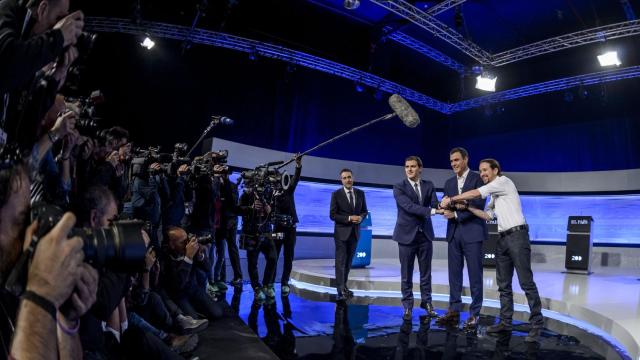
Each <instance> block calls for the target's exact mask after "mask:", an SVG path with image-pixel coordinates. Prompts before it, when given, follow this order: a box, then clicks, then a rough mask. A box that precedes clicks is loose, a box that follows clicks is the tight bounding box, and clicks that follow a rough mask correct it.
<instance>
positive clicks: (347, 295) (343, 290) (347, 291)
mask: <svg viewBox="0 0 640 360" xmlns="http://www.w3.org/2000/svg"><path fill="white" fill-rule="evenodd" d="M342 292H343V293H344V295H345V296H346V297H349V298H352V297H353V291H351V290H349V288H347V287H346V286H345V287H344V289H342Z"/></svg>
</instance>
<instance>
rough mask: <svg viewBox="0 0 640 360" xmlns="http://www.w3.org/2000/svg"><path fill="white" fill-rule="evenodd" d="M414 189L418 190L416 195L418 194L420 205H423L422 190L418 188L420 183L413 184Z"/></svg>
mask: <svg viewBox="0 0 640 360" xmlns="http://www.w3.org/2000/svg"><path fill="white" fill-rule="evenodd" d="M413 188H414V189H416V194H418V203H419V204H422V195H421V194H420V188H419V187H418V183H415V184H413Z"/></svg>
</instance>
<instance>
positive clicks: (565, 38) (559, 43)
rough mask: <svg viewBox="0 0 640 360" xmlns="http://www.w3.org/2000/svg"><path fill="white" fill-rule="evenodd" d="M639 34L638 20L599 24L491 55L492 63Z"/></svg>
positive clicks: (496, 63) (639, 24)
mask: <svg viewBox="0 0 640 360" xmlns="http://www.w3.org/2000/svg"><path fill="white" fill-rule="evenodd" d="M638 34H640V20H634V21H625V22H621V23H617V24H611V25H605V26H600V27H597V28H593V29H588V30H584V31H578V32H574V33H571V34H565V35H561V36H558V37H554V38H550V39H546V40H542V41H538V42H535V43H533V44H529V45H525V46H521V47H518V48H515V49H512V50H507V51H504V52H501V53H498V54H494V55H493V61H492V65H494V66H500V65H505V64H508V63H512V62H514V61H518V60H522V59H527V58H530V57H534V56H538V55H542V54H547V53H550V52H554V51H558V50H564V49H569V48H572V47H576V46H581V45H585V44H590V43H594V42H601V41H605V40H611V39H616V38H621V37H625V36H632V35H638Z"/></svg>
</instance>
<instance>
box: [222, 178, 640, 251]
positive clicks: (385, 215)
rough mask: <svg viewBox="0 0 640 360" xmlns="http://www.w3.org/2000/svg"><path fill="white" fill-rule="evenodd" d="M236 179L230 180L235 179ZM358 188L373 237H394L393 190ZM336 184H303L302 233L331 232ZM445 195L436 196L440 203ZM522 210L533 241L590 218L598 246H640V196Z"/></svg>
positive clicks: (554, 200)
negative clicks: (569, 221) (363, 196)
mask: <svg viewBox="0 0 640 360" xmlns="http://www.w3.org/2000/svg"><path fill="white" fill-rule="evenodd" d="M236 177H237V174H234V175H233V176H232V179H233V180H235V179H236ZM356 187H358V188H359V189H362V190H364V191H365V194H366V198H367V207H368V208H369V211H370V212H371V218H372V223H373V235H374V237H375V236H391V235H392V234H393V228H394V226H395V223H396V203H395V200H394V199H393V191H392V190H391V189H385V188H373V187H363V186H358V185H357V184H356ZM338 188H339V185H336V184H323V183H315V182H307V181H301V182H300V183H299V184H298V188H297V189H296V194H295V198H296V208H297V210H298V217H299V219H300V224H298V231H302V232H314V233H327V234H332V233H333V222H332V221H331V219H329V203H330V202H331V193H332V192H333V191H335V190H336V189H338ZM441 198H442V193H440V192H439V193H438V199H441ZM520 199H521V201H522V209H523V211H524V216H525V218H526V220H527V223H528V224H529V227H530V230H529V234H530V236H531V240H535V241H548V242H565V241H566V235H567V219H568V217H569V216H572V215H590V216H592V217H593V219H594V224H593V230H592V231H593V233H592V234H593V235H592V237H593V241H594V243H611V244H623V245H624V244H635V245H640V195H597V196H596V195H588V196H587V195H567V196H556V195H522V196H521V197H520ZM431 219H432V221H433V230H434V232H435V235H436V237H440V238H444V237H445V235H446V231H447V222H446V221H445V219H444V218H443V217H442V216H439V215H437V216H433V217H432V218H431Z"/></svg>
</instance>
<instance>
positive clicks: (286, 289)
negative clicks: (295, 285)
mask: <svg viewBox="0 0 640 360" xmlns="http://www.w3.org/2000/svg"><path fill="white" fill-rule="evenodd" d="M289 292H291V288H290V287H289V285H282V286H281V287H280V295H282V296H289Z"/></svg>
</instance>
